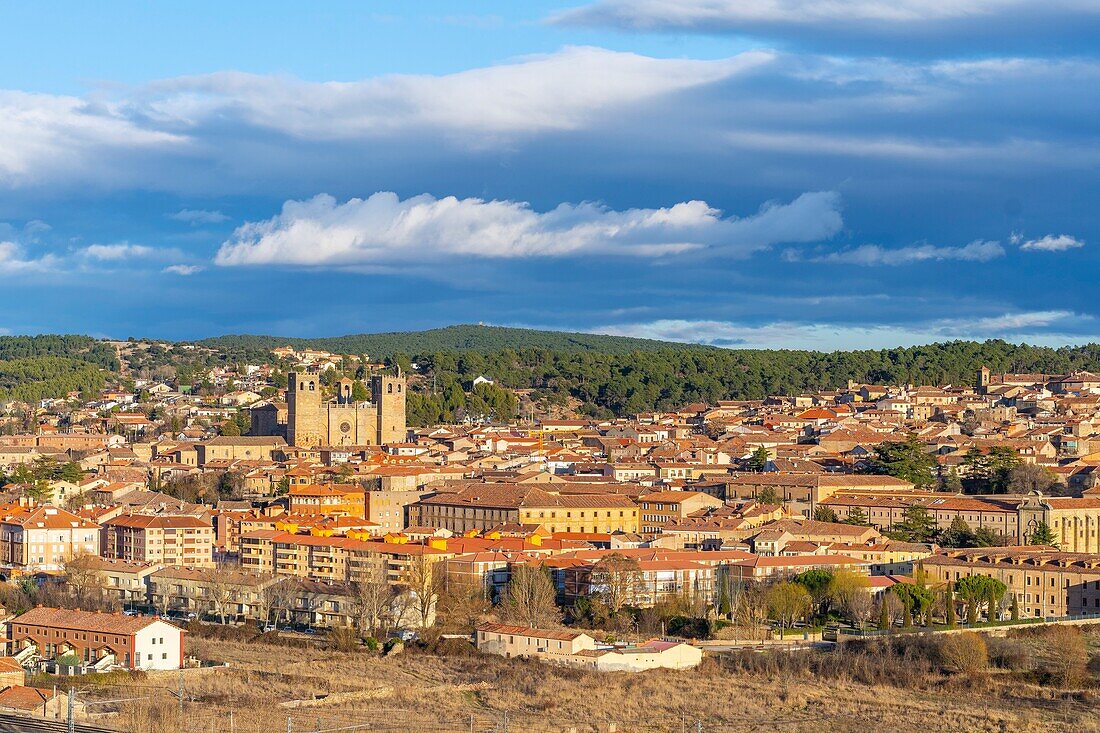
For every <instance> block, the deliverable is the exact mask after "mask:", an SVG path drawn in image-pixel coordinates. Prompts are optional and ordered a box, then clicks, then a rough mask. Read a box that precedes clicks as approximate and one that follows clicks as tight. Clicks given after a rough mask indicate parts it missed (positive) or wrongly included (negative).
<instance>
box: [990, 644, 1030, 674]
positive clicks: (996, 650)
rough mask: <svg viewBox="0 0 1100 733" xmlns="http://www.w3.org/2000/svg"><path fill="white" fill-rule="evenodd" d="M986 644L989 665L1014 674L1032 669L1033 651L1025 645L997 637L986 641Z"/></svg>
mask: <svg viewBox="0 0 1100 733" xmlns="http://www.w3.org/2000/svg"><path fill="white" fill-rule="evenodd" d="M985 644H986V647H987V648H988V649H989V663H990V664H992V665H993V666H994V667H997V668H998V669H1009V670H1012V671H1013V672H1022V671H1024V670H1027V669H1031V667H1032V655H1031V650H1030V649H1029V648H1028V647H1026V646H1024V645H1023V644H1020V643H1018V642H1015V641H1012V640H1011V639H1001V638H997V637H995V636H992V637H989V638H988V639H986V640H985Z"/></svg>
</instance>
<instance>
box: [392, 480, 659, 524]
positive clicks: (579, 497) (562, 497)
mask: <svg viewBox="0 0 1100 733" xmlns="http://www.w3.org/2000/svg"><path fill="white" fill-rule="evenodd" d="M638 515H639V511H638V505H637V504H635V503H634V502H633V501H632V500H631V499H630V497H628V496H626V495H625V494H599V493H585V494H564V493H558V492H554V491H548V490H546V489H542V488H538V487H534V486H531V485H530V484H503V483H502V484H480V485H477V486H473V487H469V488H465V489H463V490H461V491H458V492H441V493H438V494H436V495H435V496H431V497H429V498H427V499H424V500H422V501H419V502H417V503H415V504H412V505H410V506H409V522H410V524H412V525H415V526H418V527H441V528H443V529H449V530H451V531H452V532H455V533H456V534H461V533H463V532H469V531H471V530H476V531H479V532H484V531H487V530H491V529H493V528H495V527H498V526H500V525H502V524H509V523H512V524H523V525H528V526H538V527H542V528H543V529H544V530H545V531H547V532H550V533H554V532H604V533H611V532H631V533H633V532H637V531H638Z"/></svg>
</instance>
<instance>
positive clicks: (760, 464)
mask: <svg viewBox="0 0 1100 733" xmlns="http://www.w3.org/2000/svg"><path fill="white" fill-rule="evenodd" d="M769 460H771V456H770V454H769V453H768V449H767V448H765V447H764V446H762V445H760V446H757V447H756V450H754V451H753V452H752V455H751V456H749V459H748V461H747V462H746V466H747V467H748V469H749V470H750V471H756V472H757V473H760V472H761V471H763V470H764V468H765V467H767V465H768V461H769Z"/></svg>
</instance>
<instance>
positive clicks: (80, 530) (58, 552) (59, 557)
mask: <svg viewBox="0 0 1100 733" xmlns="http://www.w3.org/2000/svg"><path fill="white" fill-rule="evenodd" d="M98 554H99V525H98V524H95V523H94V522H90V521H88V520H86V519H82V518H81V517H78V516H77V515H75V514H73V513H72V512H67V511H65V510H64V509H58V508H57V507H54V506H49V505H44V506H35V507H25V506H20V505H7V506H4V507H0V572H3V573H4V574H6V575H7V576H8V577H10V576H11V574H12V572H16V573H26V572H36V571H40V570H61V569H62V568H63V567H64V566H65V563H67V562H68V561H70V560H72V559H73V558H75V557H79V556H81V555H98Z"/></svg>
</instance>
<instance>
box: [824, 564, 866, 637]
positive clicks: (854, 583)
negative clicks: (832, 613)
mask: <svg viewBox="0 0 1100 733" xmlns="http://www.w3.org/2000/svg"><path fill="white" fill-rule="evenodd" d="M870 585H871V581H870V580H868V579H867V578H866V577H865V576H862V575H857V574H856V573H853V572H852V571H850V570H838V571H836V572H835V573H833V575H832V577H831V578H829V583H828V585H827V586H826V587H825V596H826V598H828V599H829V605H830V607H831V608H835V609H837V610H839V611H840V612H841V613H843V614H844V615H845V616H847V618H848V619H849V620H850V621H852V622H853V623H856V624H860V623H862V622H863V620H864V618H866V615H867V612H868V611H869V610H870V605H871V594H870V592H869V590H870Z"/></svg>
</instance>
